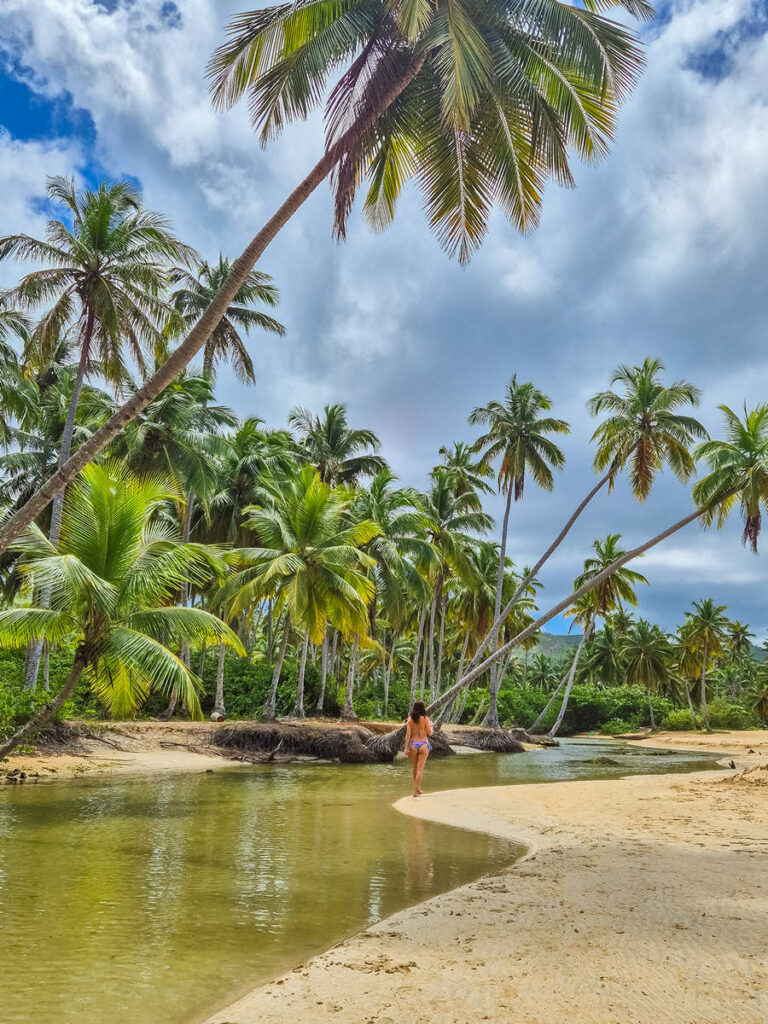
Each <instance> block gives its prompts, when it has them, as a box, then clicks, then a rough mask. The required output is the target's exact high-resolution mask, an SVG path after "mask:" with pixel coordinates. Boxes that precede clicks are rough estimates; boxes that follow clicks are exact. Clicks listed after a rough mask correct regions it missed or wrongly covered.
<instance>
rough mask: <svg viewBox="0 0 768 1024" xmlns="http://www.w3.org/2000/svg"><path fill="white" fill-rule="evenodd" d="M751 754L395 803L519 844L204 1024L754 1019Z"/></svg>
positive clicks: (765, 822) (716, 741)
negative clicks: (493, 869) (484, 870)
mask: <svg viewBox="0 0 768 1024" xmlns="http://www.w3.org/2000/svg"><path fill="white" fill-rule="evenodd" d="M764 735H765V734H762V736H764ZM756 736H760V737H761V745H762V746H764V747H765V740H762V736H761V734H756ZM679 737H680V734H676V736H675V739H676V740H678V742H679ZM744 738H745V737H744V736H740V735H739V734H731V735H729V736H724V735H722V734H719V735H717V736H716V737H713V738H712V740H711V746H712V748H716V749H718V750H724V751H726V752H729V753H730V752H735V751H736V750H737V749H743V748H744V743H742V740H743V739H744ZM697 739H699V740H700V739H701V738H700V737H697ZM662 742H663V740H662ZM755 742H756V741H755V740H754V739H753V740H752V741H751V742H750V743H749V744H748V745H747V746H746V749H749V748H750V746H751V747H752V749H755V750H757V747H756V746H755ZM649 745H658V742H657V738H656V737H654V740H653V741H652V743H650V744H649ZM698 745H700V746H704V745H707V746H710V740H709V738H706V739H705V743H701V742H700V743H699V744H698ZM762 760H763V758H762V757H761V756H760V754H759V753H756V754H755V755H750V756H748V757H747V756H745V755H743V754H742V755H741V756H740V758H739V759H737V763H738V765H739V767H744V766H745V765H754V766H759V767H751V768H749V769H748V772H747V774H743V775H742V774H741V773H739V772H733V771H729V772H717V773H703V774H697V775H689V776H679V775H678V776H643V777H634V778H630V779H623V780H617V781H613V780H611V781H596V782H565V783H556V784H544V785H525V786H510V787H503V788H501V787H500V788H492V789H472V790H455V791H452V792H444V793H435V794H431V795H426V796H425V797H422V798H421V799H419V800H413V799H412V798H407V799H404V800H401V801H399V802H398V804H396V806H397V808H398V809H399V810H401V811H402V812H403V813H405V814H412V815H416V816H419V817H421V818H424V819H427V820H430V821H437V822H442V823H447V824H452V825H459V826H462V827H465V828H470V829H478V830H483V831H487V832H490V833H493V834H494V835H498V836H502V837H509V838H511V839H515V840H522V841H523V842H525V843H526V844H527V845H528V848H529V851H530V852H529V854H528V856H527V857H526V858H525V859H523V860H522V861H520V862H518V863H517V864H516V865H514V866H512V867H511V868H509V869H507V870H506V871H504V872H503V873H501V874H500V875H496V876H493V877H487V878H485V879H481V880H479V881H478V882H475V883H472V884H470V885H467V886H464V887H462V888H460V889H457V890H455V891H454V892H451V893H448V894H447V895H443V896H440V897H437V898H435V899H433V900H431V901H429V902H427V903H425V904H422V905H420V906H418V907H414V908H412V909H410V910H407V911H404V912H401V913H399V914H396V915H395V916H394V917H391V918H388V919H387V920H385V921H383V922H381V923H380V924H378V925H376V926H374V927H373V928H370V929H369V930H367V931H365V932H363V933H362V934H360V935H358V936H356V937H355V938H353V939H351V940H349V941H347V942H344V943H342V944H340V945H338V946H337V947H335V948H333V949H331V950H329V951H328V952H327V953H324V954H323V955H321V956H318V957H316V958H314V959H313V960H311V961H309V962H308V963H307V964H305V965H303V966H301V967H299V968H297V969H296V970H294V971H293V972H292V973H290V974H288V975H286V976H285V977H283V978H280V979H278V980H277V981H275V982H273V983H272V984H270V985H266V986H263V987H261V988H258V989H255V990H254V991H252V992H251V993H250V994H249V995H247V996H246V997H245V998H243V999H241V1000H240V1001H238V1002H237V1003H235V1004H233V1005H231V1006H229V1007H227V1008H226V1009H225V1010H223V1011H222V1012H220V1013H218V1014H216V1015H215V1016H214V1017H212V1018H210V1020H209V1021H208V1022H207V1024H225V1022H226V1024H284V1022H285V1021H293V1022H297V1024H304V1022H306V1024H310V1022H312V1024H322V1022H325V1021H329V1022H330V1021H333V1022H335V1024H368V1022H371V1024H372V1022H376V1024H394V1022H397V1024H400V1022H402V1021H410V1020H417V1021H420V1022H434V1024H474V1022H479V1021H494V1022H497V1024H502V1022H509V1021H513V1020H514V1021H521V1022H524V1024H534V1022H536V1024H538V1022H542V1024H544V1022H546V1024H559V1022H563V1024H565V1022H566V1021H567V1022H568V1024H614V1022H615V1024H630V1022H633V1024H667V1022H670V1024H672V1022H675V1024H677V1022H680V1024H682V1022H686V1024H709V1022H711V1024H765V1022H766V1021H767V1020H768V960H767V958H766V951H767V950H768V877H767V876H766V872H765V864H766V854H768V768H763V767H762V765H761V761H762Z"/></svg>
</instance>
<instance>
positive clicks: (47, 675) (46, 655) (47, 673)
mask: <svg viewBox="0 0 768 1024" xmlns="http://www.w3.org/2000/svg"><path fill="white" fill-rule="evenodd" d="M50 688H51V645H50V644H48V643H46V644H44V645H43V689H44V690H50Z"/></svg>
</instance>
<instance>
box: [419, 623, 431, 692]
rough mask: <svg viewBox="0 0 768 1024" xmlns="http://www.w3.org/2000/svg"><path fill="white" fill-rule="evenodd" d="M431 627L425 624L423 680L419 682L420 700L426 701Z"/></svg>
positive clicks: (422, 661)
mask: <svg viewBox="0 0 768 1024" xmlns="http://www.w3.org/2000/svg"><path fill="white" fill-rule="evenodd" d="M428 633H429V626H428V624H427V623H426V622H425V623H424V642H423V643H422V645H421V647H422V652H423V653H422V656H421V679H420V680H419V682H420V686H419V700H424V696H425V694H426V689H427V655H428V654H429V643H428V641H429V636H428Z"/></svg>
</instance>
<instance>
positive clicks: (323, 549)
mask: <svg viewBox="0 0 768 1024" xmlns="http://www.w3.org/2000/svg"><path fill="white" fill-rule="evenodd" d="M265 492H266V493H265V495H264V503H263V505H262V506H261V507H258V506H252V507H250V508H249V509H247V510H246V526H247V528H248V529H249V530H250V531H251V532H252V533H253V534H254V536H255V537H256V539H257V541H258V543H259V546H258V547H252V548H243V549H241V551H240V552H239V557H240V558H241V560H242V561H243V562H244V563H245V568H243V569H242V570H241V571H240V572H239V573H238V574H237V575H236V576H235V578H234V579H233V580H232V581H230V582H229V583H227V584H225V586H224V593H225V595H227V596H229V595H231V596H232V600H231V605H230V610H231V613H232V614H233V615H238V614H241V613H243V612H247V611H248V609H249V608H250V607H252V606H253V605H254V603H256V602H260V601H262V600H263V599H264V598H265V597H267V596H268V595H270V596H273V598H274V602H275V610H276V612H277V614H278V615H280V614H281V613H282V612H283V611H285V625H284V627H283V638H282V641H281V646H280V649H279V652H278V656H277V660H276V662H275V667H274V673H273V676H272V685H271V689H270V694H269V699H268V701H267V706H266V708H265V710H264V717H265V718H266V719H274V717H275V711H276V702H277V686H278V683H279V681H280V673H281V671H282V663H283V658H284V656H285V647H286V643H287V637H288V630H289V628H290V627H291V626H293V628H294V629H298V630H299V631H300V632H301V633H302V634H306V635H307V636H308V637H309V640H310V641H311V642H312V643H314V644H319V643H321V642H322V639H323V635H324V633H325V630H326V625H327V623H328V622H330V623H331V625H333V626H334V627H335V628H336V629H338V630H340V632H341V633H342V634H343V635H345V636H349V635H352V634H355V636H359V635H360V634H362V635H365V632H366V626H367V606H368V603H369V602H370V600H371V598H372V596H373V584H372V582H371V580H370V577H369V575H368V573H369V570H370V569H371V568H372V567H373V565H374V564H375V563H374V560H373V558H371V557H370V555H367V554H365V552H364V551H363V550H361V549H362V547H363V545H365V544H367V543H369V541H371V540H372V539H373V537H375V536H376V535H377V534H378V533H379V527H378V526H377V525H376V524H375V523H372V522H370V521H369V520H363V521H360V522H356V523H354V524H352V525H349V524H348V522H347V521H346V520H347V516H348V513H349V511H350V509H351V507H352V503H353V501H354V494H353V493H352V492H350V491H348V490H346V489H345V488H343V487H337V488H332V487H330V486H329V485H328V484H326V483H324V482H323V481H322V480H321V479H320V476H319V474H318V473H317V471H316V470H315V469H314V467H313V466H304V467H302V469H300V470H299V471H298V473H296V474H295V475H293V476H291V477H286V478H283V479H281V480H274V481H265ZM302 697H303V695H302V694H301V692H299V693H298V694H297V701H296V710H295V713H296V714H297V715H299V716H303V714H304V710H303V701H302Z"/></svg>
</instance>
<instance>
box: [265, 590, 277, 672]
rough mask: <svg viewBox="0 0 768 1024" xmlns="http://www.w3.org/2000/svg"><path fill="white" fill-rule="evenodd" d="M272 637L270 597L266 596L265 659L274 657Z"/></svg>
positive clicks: (270, 659)
mask: <svg viewBox="0 0 768 1024" xmlns="http://www.w3.org/2000/svg"><path fill="white" fill-rule="evenodd" d="M274 654H275V650H274V637H273V635H272V598H271V597H269V598H267V661H272V658H273V657H274Z"/></svg>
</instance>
